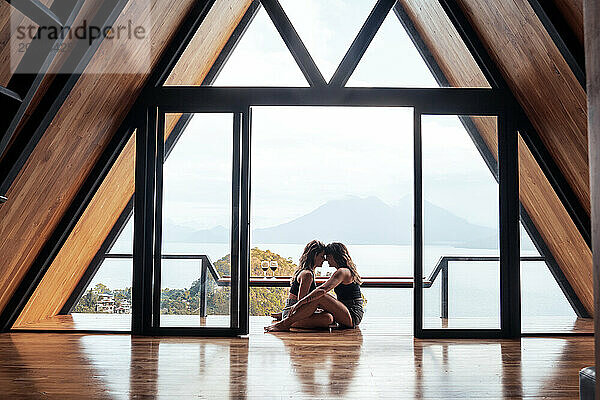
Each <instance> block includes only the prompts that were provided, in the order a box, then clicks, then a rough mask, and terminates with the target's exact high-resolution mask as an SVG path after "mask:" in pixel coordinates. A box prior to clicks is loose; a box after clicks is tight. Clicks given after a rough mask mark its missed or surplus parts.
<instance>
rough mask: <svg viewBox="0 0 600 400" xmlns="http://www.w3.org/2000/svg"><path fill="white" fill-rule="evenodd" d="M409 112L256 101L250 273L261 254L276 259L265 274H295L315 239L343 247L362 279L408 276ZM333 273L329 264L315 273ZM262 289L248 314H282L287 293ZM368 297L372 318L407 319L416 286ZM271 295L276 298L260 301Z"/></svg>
mask: <svg viewBox="0 0 600 400" xmlns="http://www.w3.org/2000/svg"><path fill="white" fill-rule="evenodd" d="M412 115H413V113H412V109H411V108H378V107H365V108H356V107H345V108H342V107H254V108H253V110H252V124H253V125H252V168H251V171H252V180H251V182H252V201H251V206H252V212H251V216H252V221H251V222H252V227H253V230H252V236H251V247H252V250H251V255H252V265H251V268H252V270H251V275H255V276H262V275H263V272H262V271H261V270H260V263H261V262H262V261H264V260H267V261H271V260H275V261H278V263H279V268H278V269H277V270H276V271H275V272H274V273H272V272H271V271H270V270H269V271H268V272H267V275H268V276H270V275H272V274H274V275H275V276H277V275H280V276H290V275H292V274H293V272H294V270H295V269H296V267H297V265H298V260H299V258H300V255H301V254H302V251H303V248H304V246H305V245H306V243H307V242H309V241H310V240H313V239H318V240H321V241H323V242H325V243H328V242H332V241H338V242H342V243H344V244H346V245H347V246H348V249H349V251H350V255H351V256H352V257H353V259H354V261H355V263H356V265H357V266H358V270H359V273H360V274H361V275H362V276H365V277H390V276H396V277H398V276H404V277H410V276H412V253H413V252H412V218H413V127H412V125H413V116H412ZM333 271H335V270H334V269H333V268H331V267H329V266H328V265H327V263H324V266H323V267H322V268H318V269H317V271H316V273H317V274H318V275H319V274H320V275H323V276H326V275H328V274H331V273H332V272H333ZM256 290H257V291H260V292H264V294H263V295H257V296H256V299H257V301H260V303H256V304H255V305H256V307H255V308H252V307H253V303H252V302H251V313H252V315H265V313H268V312H272V311H279V309H278V307H279V306H280V305H281V301H283V300H284V299H285V297H287V289H283V288H282V289H276V288H257V289H256ZM275 294H276V296H275ZM363 294H364V296H365V297H366V299H367V309H368V315H369V316H370V317H371V316H372V317H375V316H380V317H383V316H388V317H389V316H403V317H407V318H408V317H410V315H411V304H412V301H411V292H410V290H406V289H397V288H396V289H379V288H364V289H363ZM271 298H277V299H280V300H279V301H278V302H275V303H270V302H269V301H264V302H262V300H260V299H271ZM252 300H254V299H253V298H251V301H252ZM391 304H393V305H394V306H393V307H390V305H391ZM407 323H408V324H410V322H407Z"/></svg>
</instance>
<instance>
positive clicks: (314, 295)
mask: <svg viewBox="0 0 600 400" xmlns="http://www.w3.org/2000/svg"><path fill="white" fill-rule="evenodd" d="M349 273H350V271H348V270H347V269H346V268H340V269H338V270H336V271H335V272H334V273H333V275H331V276H330V277H329V279H327V281H326V282H325V283H323V284H322V285H320V286H318V287H317V288H316V289H315V290H313V291H312V292H310V293H309V294H307V295H306V296H304V297H303V298H301V299H300V300H299V301H298V302H297V303H296V304H294V305H293V306H292V308H291V309H290V313H289V315H292V314H294V311H295V310H296V309H298V307H300V306H301V305H303V304H306V303H310V302H311V301H314V300H317V299H319V298H321V297H323V296H324V295H325V294H327V292H329V291H330V290H333V289H334V288H335V287H336V286H337V285H339V284H340V283H342V282H343V281H344V278H346V277H347V275H348V274H349Z"/></svg>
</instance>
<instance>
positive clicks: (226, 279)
mask: <svg viewBox="0 0 600 400" xmlns="http://www.w3.org/2000/svg"><path fill="white" fill-rule="evenodd" d="M105 258H112V259H132V258H133V255H132V254H106V256H105ZM162 259H163V260H199V261H200V282H201V285H200V293H199V295H200V316H202V317H206V309H207V307H206V299H207V296H206V280H207V278H208V274H210V275H211V276H212V277H213V279H214V280H215V283H216V284H217V286H231V276H229V275H221V274H220V273H219V271H217V269H216V268H215V266H214V265H213V263H212V261H211V259H210V257H208V256H207V255H205V254H165V255H163V256H162ZM482 261H500V257H495V256H442V257H440V258H439V260H438V262H437V263H436V265H435V267H434V268H433V270H432V271H431V273H430V274H429V276H428V277H426V278H425V277H424V278H423V283H422V285H423V288H426V289H429V288H431V287H432V286H433V284H434V283H435V280H436V279H437V278H438V276H440V275H441V292H442V293H441V315H440V317H441V318H444V319H447V318H448V297H449V296H448V269H449V267H450V263H451V262H482ZM521 261H525V262H532V261H546V259H545V258H544V257H539V256H529V257H521ZM291 278H292V277H291V276H275V277H262V276H251V277H250V281H249V284H250V287H289V286H290V280H291ZM361 278H362V281H363V283H362V285H361V287H364V288H388V289H389V288H412V287H413V286H414V278H413V277H412V276H361ZM327 279H329V277H328V276H315V284H316V285H317V286H318V285H320V284H322V283H324V282H325V281H327Z"/></svg>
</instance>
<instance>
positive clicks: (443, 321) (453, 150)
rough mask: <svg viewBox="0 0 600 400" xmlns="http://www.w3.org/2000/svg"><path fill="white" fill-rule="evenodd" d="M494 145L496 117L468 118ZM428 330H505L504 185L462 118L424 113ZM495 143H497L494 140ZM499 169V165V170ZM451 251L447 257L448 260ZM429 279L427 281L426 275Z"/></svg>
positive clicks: (425, 318)
mask: <svg viewBox="0 0 600 400" xmlns="http://www.w3.org/2000/svg"><path fill="white" fill-rule="evenodd" d="M463 121H464V122H465V123H467V124H470V123H472V124H473V125H474V126H475V127H476V128H477V129H478V130H479V132H481V134H482V136H483V137H484V138H485V139H487V141H489V142H490V143H492V144H495V143H497V121H496V117H464V119H463ZM421 124H422V145H423V153H422V154H423V159H422V161H423V169H422V173H423V244H424V248H423V276H424V277H426V278H427V277H429V276H430V274H431V272H432V271H433V270H434V269H435V268H436V266H437V265H442V266H443V265H445V264H444V263H443V262H442V263H440V260H442V261H446V260H447V261H448V268H447V271H448V298H447V304H448V315H447V318H446V315H443V314H442V311H443V308H442V300H443V297H442V289H443V280H444V274H443V273H442V271H440V273H439V274H438V275H437V277H436V279H435V280H434V281H433V283H431V286H429V283H427V282H426V283H425V287H424V288H423V328H425V329H427V328H430V329H431V328H462V329H471V328H472V329H499V328H500V263H499V261H498V257H499V256H500V251H499V239H498V232H499V225H498V224H499V208H498V184H497V182H496V179H495V178H494V173H493V171H491V170H490V168H488V166H487V165H486V163H485V162H484V160H483V158H482V156H481V155H480V154H479V152H478V150H477V148H476V147H475V145H474V142H473V140H472V139H471V137H470V136H469V133H468V132H467V130H466V129H465V127H464V126H463V123H462V122H461V119H459V118H458V117H457V116H447V115H442V116H440V115H423V117H422V120H421ZM490 147H492V148H493V146H490ZM494 172H495V171H494ZM443 257H445V258H443ZM426 280H428V279H426Z"/></svg>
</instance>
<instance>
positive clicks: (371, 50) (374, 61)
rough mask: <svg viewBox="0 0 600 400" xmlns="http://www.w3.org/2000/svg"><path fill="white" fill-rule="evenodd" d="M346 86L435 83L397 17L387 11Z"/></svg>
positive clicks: (414, 85) (395, 85) (402, 85)
mask: <svg viewBox="0 0 600 400" xmlns="http://www.w3.org/2000/svg"><path fill="white" fill-rule="evenodd" d="M346 86H348V87H378V86H379V87H438V84H437V82H436V80H435V79H434V77H433V75H432V73H431V72H430V71H429V68H428V67H427V65H426V64H425V61H423V58H422V57H421V55H420V54H419V52H418V50H417V48H416V47H415V45H414V44H413V42H412V41H411V40H410V38H409V37H408V34H407V33H406V31H405V29H404V27H403V26H402V24H401V23H400V20H399V19H398V17H397V16H396V15H395V14H394V11H391V12H390V13H389V14H388V16H387V17H386V18H385V20H384V21H383V24H381V27H380V28H379V30H378V31H377V34H376V35H375V37H374V38H373V41H372V42H371V44H370V45H369V47H368V48H367V51H366V52H365V54H364V55H363V57H362V59H361V60H360V62H359V63H358V65H357V67H356V69H355V70H354V72H353V73H352V75H351V76H350V79H349V80H348V83H347V84H346Z"/></svg>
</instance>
